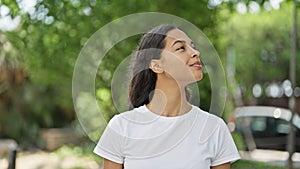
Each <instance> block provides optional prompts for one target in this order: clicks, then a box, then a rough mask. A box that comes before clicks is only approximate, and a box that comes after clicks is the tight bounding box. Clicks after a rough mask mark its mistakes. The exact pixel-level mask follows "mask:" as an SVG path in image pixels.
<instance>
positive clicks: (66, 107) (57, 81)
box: [0, 0, 300, 169]
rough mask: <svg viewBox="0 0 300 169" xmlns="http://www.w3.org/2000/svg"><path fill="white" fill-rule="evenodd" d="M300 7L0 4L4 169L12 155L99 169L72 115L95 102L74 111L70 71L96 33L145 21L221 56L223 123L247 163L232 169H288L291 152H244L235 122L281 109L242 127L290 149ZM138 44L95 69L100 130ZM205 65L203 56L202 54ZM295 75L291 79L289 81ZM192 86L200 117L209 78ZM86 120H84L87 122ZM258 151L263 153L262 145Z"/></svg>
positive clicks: (299, 82)
mask: <svg viewBox="0 0 300 169" xmlns="http://www.w3.org/2000/svg"><path fill="white" fill-rule="evenodd" d="M295 4H296V5H297V8H294V5H295ZM299 5H300V2H298V1H288V0H253V1H250V0H209V1H207V0H182V1H179V2H177V1H176V2H175V1H170V0H160V1H151V0H147V1H136V0H128V1H109V0H84V1H80V0H0V169H2V168H3V169H4V168H8V166H9V162H10V161H11V158H12V149H14V148H15V147H16V146H17V156H16V168H20V169H21V168H22V169H27V168H28V169H38V168H39V169H46V168H47V169H49V168H50V169H61V168H66V169H71V168H77V169H78V168H84V169H86V168H90V169H94V168H100V166H101V163H102V159H101V158H100V157H97V156H96V155H94V154H93V153H92V150H93V147H94V146H95V143H94V142H92V141H91V140H90V139H89V137H88V136H87V134H86V133H85V131H84V130H83V129H82V127H81V126H80V123H79V122H78V120H77V116H76V112H75V110H74V104H76V106H78V107H80V110H81V111H82V112H84V111H85V110H87V109H90V108H91V107H90V106H89V105H90V103H91V102H92V101H93V100H92V99H91V98H92V96H91V95H89V94H83V97H82V99H81V100H78V101H77V102H76V103H74V104H73V102H72V74H73V69H74V64H75V62H76V59H77V57H78V55H79V52H80V50H81V48H82V47H83V46H84V44H85V43H86V42H87V40H88V38H89V37H91V36H92V35H93V33H94V32H96V31H97V30H98V29H100V28H101V27H102V26H104V25H105V24H107V23H109V22H111V21H113V20H115V19H118V18H120V17H122V16H125V15H129V14H133V13H137V12H146V11H157V12H164V13H169V14H173V15H176V16H178V17H181V18H184V19H186V20H188V21H190V22H191V23H193V24H195V25H196V26H197V27H199V28H200V29H201V30H202V31H203V32H204V33H205V35H206V36H207V37H208V38H209V39H210V41H211V42H212V44H213V45H214V46H215V48H216V50H217V52H218V53H219V56H220V59H221V60H222V63H223V67H224V70H225V72H226V78H227V91H226V93H227V100H226V105H225V110H224V113H223V117H222V118H223V119H224V120H225V121H226V122H227V123H228V126H229V128H230V129H231V131H232V134H233V137H234V139H235V141H236V144H237V146H238V148H239V150H240V152H241V154H242V155H243V156H242V157H243V160H241V161H239V162H237V163H235V164H234V165H233V168H237V169H239V168H242V169H247V167H248V168H249V167H257V168H268V167H269V168H286V167H287V166H288V162H287V160H288V157H289V153H288V152H287V150H288V149H287V147H288V145H285V146H283V148H282V147H281V150H277V148H279V147H276V146H275V147H274V146H273V147H272V148H270V149H269V150H268V151H261V149H264V147H263V148H259V146H258V145H256V147H255V148H256V149H255V150H251V151H247V150H249V146H250V149H251V142H249V140H247V137H244V136H243V134H242V133H241V131H239V130H238V129H239V128H238V127H237V125H238V124H239V123H238V121H239V120H238V117H236V114H235V112H236V110H237V109H236V108H237V107H242V106H272V107H276V108H283V109H274V110H276V111H272V112H271V117H272V118H274V119H281V121H278V120H276V121H274V120H273V121H272V120H271V122H269V121H268V120H267V119H266V118H262V117H260V116H259V115H266V112H262V113H260V112H256V113H259V115H256V116H255V117H254V119H253V121H249V120H248V122H247V123H249V125H248V127H249V126H250V129H251V131H252V132H260V135H259V134H258V137H261V136H262V135H266V133H272V132H273V129H274V130H275V129H278V131H277V132H279V135H273V136H272V139H274V140H275V141H276V139H277V140H282V138H284V139H283V142H287V139H288V135H289V132H290V126H289V122H288V121H289V120H290V119H292V115H293V114H300V77H299V74H300V57H299V55H300V54H299V52H298V49H299V43H296V46H295V47H296V48H295V49H296V50H293V43H294V42H293V37H296V38H295V39H296V40H298V39H299V38H298V37H299V36H297V35H296V34H295V32H296V33H298V34H299V33H300V31H298V29H297V27H295V26H294V25H295V23H300V22H299V21H300V19H299V17H298V14H297V12H298V10H299V7H298V6H299ZM294 9H296V10H294ZM295 16H297V17H296V18H295ZM145 22H147V20H146V19H145ZM293 32H294V33H293ZM192 38H193V37H192ZM138 39H139V36H134V37H130V38H128V39H126V40H124V41H122V42H120V43H118V44H117V45H116V46H114V48H113V49H111V50H110V51H109V52H108V53H107V54H106V55H105V58H104V59H103V62H102V64H101V65H100V66H99V68H98V70H99V71H98V73H97V78H96V81H95V85H96V88H95V93H96V97H97V99H98V100H97V101H98V106H99V108H100V109H101V111H102V112H104V114H103V116H104V117H105V118H106V120H109V119H110V118H111V117H112V116H113V115H115V114H118V113H120V112H118V111H117V109H116V107H115V105H114V102H113V100H112V94H111V81H112V79H113V74H114V71H115V69H116V68H117V66H118V65H119V64H120V63H121V62H122V61H123V59H124V58H125V57H127V56H129V55H130V53H131V52H132V51H133V50H134V49H135V46H136V45H137V42H138ZM295 39H294V40H295ZM199 50H200V52H201V49H199ZM293 51H296V52H298V53H296V55H295V54H293ZM293 55H295V57H296V62H294V63H295V68H296V69H294V70H293V69H292V68H291V65H292V63H293V61H292V62H291V59H292V56H293ZM201 57H209V56H206V55H205V53H201ZM93 64H94V63H91V66H93ZM100 70H101V71H100ZM292 72H294V74H295V77H296V78H295V79H293V78H291V74H293V73H292ZM197 85H198V87H199V93H200V107H201V108H202V109H204V110H207V111H208V110H209V108H210V101H211V88H210V87H211V86H210V77H209V76H208V74H207V73H205V74H204V79H203V80H202V81H201V82H199V83H198V84H197ZM119 101H121V102H126V101H127V99H126V98H120V100H119ZM288 109H291V110H292V111H291V112H290V113H291V114H290V116H289V117H290V118H289V119H287V120H286V119H285V120H282V119H284V118H283V117H285V114H284V112H286V111H285V110H288ZM255 110H258V109H255ZM259 110H262V109H259ZM264 113H265V114H264ZM83 114H84V113H83ZM85 116H86V117H83V118H89V114H85ZM99 117H100V115H99ZM246 121H247V120H246ZM292 121H293V122H294V126H296V128H295V138H296V139H295V146H294V148H295V149H296V151H297V153H295V154H294V156H293V160H294V165H295V166H294V167H298V168H300V164H299V163H300V155H299V152H300V131H299V130H300V129H299V127H298V128H297V126H300V125H299V124H300V120H299V118H294V119H293V120H292ZM244 122H245V121H242V122H241V123H244ZM98 123H99V119H97V118H93V119H92V120H91V121H90V123H89V125H90V126H98V125H99V124H98ZM271 123H272V124H271ZM275 123H276V125H275ZM277 123H278V124H277ZM245 124H246V123H245ZM251 125H252V126H253V127H252V128H251ZM272 125H274V126H275V127H274V128H273V129H272V127H270V126H272ZM263 130H266V133H263ZM271 130H272V131H271ZM102 131H103V128H100V129H99V130H95V131H94V132H93V133H89V134H91V135H93V137H100V135H101V133H102ZM261 133H263V134H261ZM252 134H253V136H256V135H255V133H252ZM277 136H278V138H276V137H277ZM275 141H274V142H275ZM269 142H270V141H269ZM271 142H272V141H271ZM263 143H264V144H265V143H266V146H268V142H263ZM297 143H298V145H297ZM297 146H298V147H297ZM297 148H298V149H297ZM271 150H274V151H271ZM248 152H250V154H248ZM251 153H252V154H251ZM264 153H265V154H264ZM270 154H272V155H270ZM263 157H272V158H263ZM248 160H250V161H248ZM253 161H254V162H253ZM270 165H271V167H270ZM272 165H275V166H272Z"/></svg>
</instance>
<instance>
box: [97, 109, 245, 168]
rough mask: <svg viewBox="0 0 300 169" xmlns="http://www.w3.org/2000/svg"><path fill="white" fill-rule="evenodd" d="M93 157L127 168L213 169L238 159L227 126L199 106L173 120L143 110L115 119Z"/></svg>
mask: <svg viewBox="0 0 300 169" xmlns="http://www.w3.org/2000/svg"><path fill="white" fill-rule="evenodd" d="M94 152H95V153H96V154H98V155H100V156H102V157H103V158H106V159H109V160H111V161H114V162H116V163H120V164H124V169H141V168H142V169H153V168H155V169H209V168H210V167H211V166H216V165H220V164H223V163H227V162H233V161H236V160H238V159H239V158H240V156H239V153H238V151H237V149H236V146H235V144H234V142H233V139H232V137H231V135H230V132H229V130H228V128H227V126H226V124H225V123H224V121H223V120H222V119H221V118H219V117H217V116H215V115H212V114H209V113H207V112H205V111H203V110H201V109H199V108H198V107H196V106H192V109H191V110H190V111H189V112H188V113H186V114H183V115H180V116H175V117H165V116H160V115H157V114H155V113H152V112H151V111H150V110H149V109H148V108H147V107H146V106H145V105H144V106H141V107H139V108H135V109H133V110H131V111H127V112H124V113H121V114H119V115H116V116H114V117H113V118H112V119H111V120H110V122H109V124H108V126H107V127H106V129H105V131H104V133H103V135H102V136H101V138H100V140H99V142H98V144H97V146H96V147H95V149H94Z"/></svg>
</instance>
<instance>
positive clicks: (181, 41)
mask: <svg viewBox="0 0 300 169" xmlns="http://www.w3.org/2000/svg"><path fill="white" fill-rule="evenodd" d="M176 43H184V44H185V43H186V41H185V40H176V41H175V42H174V43H173V44H172V46H174V45H175V44H176ZM191 45H193V46H194V42H193V41H191Z"/></svg>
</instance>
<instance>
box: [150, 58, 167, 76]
mask: <svg viewBox="0 0 300 169" xmlns="http://www.w3.org/2000/svg"><path fill="white" fill-rule="evenodd" d="M149 68H150V69H151V70H152V71H153V72H154V73H163V72H164V71H163V69H162V67H161V63H160V60H157V59H152V60H151V62H150V65H149Z"/></svg>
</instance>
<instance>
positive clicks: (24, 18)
mask: <svg viewBox="0 0 300 169" xmlns="http://www.w3.org/2000/svg"><path fill="white" fill-rule="evenodd" d="M21 2H22V1H19V2H18V3H17V1H4V0H3V1H0V3H1V4H5V5H6V6H8V7H9V8H10V10H11V11H10V15H11V16H13V17H14V16H21V23H20V25H19V27H18V28H17V29H16V30H13V31H8V32H0V36H1V37H2V40H1V42H2V43H1V44H0V45H1V48H2V47H3V46H4V45H6V46H7V44H9V45H10V47H9V48H6V50H5V51H1V56H0V57H1V58H5V60H7V61H10V60H12V59H13V61H14V62H13V64H7V63H5V64H4V63H3V64H1V72H5V73H3V74H5V75H6V76H12V77H17V76H18V75H19V73H18V72H17V71H9V72H7V71H5V70H8V69H9V70H22V71H24V72H25V73H24V75H23V76H22V78H21V79H22V80H21V81H20V82H19V83H17V84H16V81H15V79H12V80H8V79H7V78H1V80H2V81H1V84H3V83H2V82H4V81H5V82H7V84H8V85H7V86H8V87H7V88H5V90H3V91H1V93H0V94H1V95H0V101H1V104H0V108H1V112H0V116H1V118H0V133H1V134H0V137H12V138H15V139H17V140H18V141H20V142H22V143H23V141H24V140H28V144H30V143H32V144H37V138H38V136H39V129H40V128H50V127H64V126H67V125H68V124H70V123H71V122H72V121H74V120H75V118H76V114H75V111H74V107H73V103H72V95H71V94H72V93H71V92H72V73H73V68H74V64H75V61H76V59H77V57H78V55H79V52H80V50H81V48H82V47H83V45H84V44H85V42H86V41H87V40H88V38H89V37H90V36H91V35H92V34H93V33H94V32H95V31H97V30H98V29H99V28H101V26H104V25H105V24H106V23H108V22H110V21H112V20H114V19H117V18H119V17H122V16H124V15H128V14H132V13H137V12H145V11H159V12H165V13H170V14H174V15H177V16H179V17H182V18H184V19H187V20H188V21H191V22H192V23H193V24H195V25H196V26H198V27H199V28H201V29H202V30H203V31H204V33H205V34H206V35H207V36H208V37H209V38H210V40H212V41H213V42H216V41H217V38H218V34H216V33H215V32H216V31H215V30H216V29H217V26H216V24H217V22H216V17H217V10H211V9H208V8H207V1H206V0H201V1H198V0H194V1H190V0H189V1H188V0H185V1H178V2H176V3H174V2H173V1H170V0H161V1H150V0H148V1H135V0H130V1H106V0H86V1H79V0H71V1H68V0H55V1H52V0H43V1H37V3H36V4H35V5H34V7H33V10H32V11H31V12H28V13H24V9H22V7H21V5H20V3H21ZM195 4H198V5H197V7H196V8H195ZM138 38H139V36H136V37H132V38H129V39H128V40H124V42H120V43H119V44H118V45H116V46H115V47H114V48H113V49H111V50H110V51H109V53H108V54H107V57H105V58H109V59H104V60H103V64H101V65H100V66H99V70H100V69H101V71H99V72H98V74H97V80H96V89H95V91H96V96H97V98H98V99H99V100H98V101H99V108H100V109H101V110H102V111H103V112H105V115H104V116H105V118H106V119H110V118H111V117H112V116H113V115H114V114H116V113H118V112H117V111H116V109H115V107H114V105H113V102H112V99H111V96H110V87H111V86H110V84H111V80H112V75H113V73H114V69H115V68H116V67H117V66H118V64H119V63H120V62H121V61H122V60H123V58H124V57H127V56H128V55H129V54H130V53H131V52H132V50H134V49H135V46H136V45H137V40H138ZM125 42H126V43H125ZM3 74H1V75H3ZM3 77H4V76H3ZM205 79H206V80H204V81H203V82H201V83H202V84H203V86H204V87H201V90H203V93H207V94H203V96H205V98H203V102H201V104H202V105H201V106H202V107H203V108H204V109H207V110H208V109H209V104H210V98H209V96H210V94H209V91H210V85H209V78H205ZM200 85H201V84H200ZM1 87H2V86H1ZM85 97H86V98H89V97H90V96H85ZM87 100H89V99H87ZM86 105H88V103H87V104H86ZM85 108H87V107H83V108H82V111H84V109H85ZM86 117H88V115H86ZM96 123H99V121H97V119H96V120H93V121H91V122H90V125H93V124H96ZM98 133H99V131H98ZM92 134H93V133H92Z"/></svg>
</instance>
